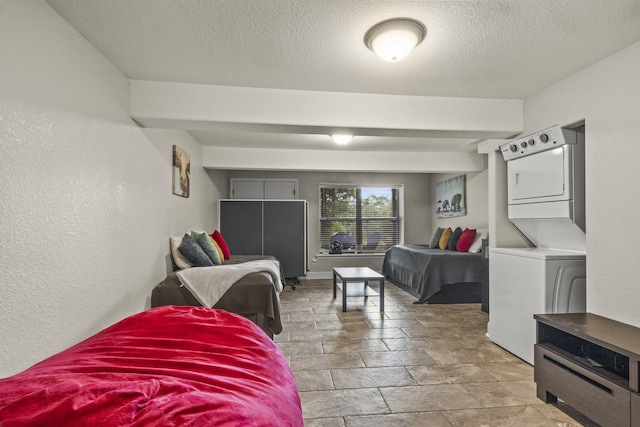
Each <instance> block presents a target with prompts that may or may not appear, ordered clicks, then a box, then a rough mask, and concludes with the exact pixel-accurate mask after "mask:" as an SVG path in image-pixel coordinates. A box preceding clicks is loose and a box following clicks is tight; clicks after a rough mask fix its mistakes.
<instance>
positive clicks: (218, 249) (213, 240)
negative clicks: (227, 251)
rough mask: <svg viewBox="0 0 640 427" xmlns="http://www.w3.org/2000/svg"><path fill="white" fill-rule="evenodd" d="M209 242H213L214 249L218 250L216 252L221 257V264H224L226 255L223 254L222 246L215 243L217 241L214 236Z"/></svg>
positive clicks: (211, 236)
mask: <svg viewBox="0 0 640 427" xmlns="http://www.w3.org/2000/svg"><path fill="white" fill-rule="evenodd" d="M209 240H211V243H212V244H213V247H214V248H216V251H217V252H218V255H219V256H220V262H222V263H224V254H223V253H222V248H220V245H219V244H218V242H216V241H215V239H214V238H213V235H210V236H209Z"/></svg>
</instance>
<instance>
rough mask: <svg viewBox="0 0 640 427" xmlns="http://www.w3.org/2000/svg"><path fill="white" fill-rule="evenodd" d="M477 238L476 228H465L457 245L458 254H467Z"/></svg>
mask: <svg viewBox="0 0 640 427" xmlns="http://www.w3.org/2000/svg"><path fill="white" fill-rule="evenodd" d="M475 238H476V229H475V228H465V229H464V231H463V232H462V234H461V235H460V238H459V239H458V243H456V250H457V251H458V252H467V251H468V250H469V248H470V247H471V244H472V243H473V241H474V239H475Z"/></svg>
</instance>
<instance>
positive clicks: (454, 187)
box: [436, 175, 467, 218]
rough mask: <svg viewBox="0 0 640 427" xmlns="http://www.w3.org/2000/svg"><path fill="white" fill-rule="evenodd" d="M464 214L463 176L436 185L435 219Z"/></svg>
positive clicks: (465, 212)
mask: <svg viewBox="0 0 640 427" xmlns="http://www.w3.org/2000/svg"><path fill="white" fill-rule="evenodd" d="M466 214H467V207H466V204H465V189H464V175H460V176H457V177H455V178H451V179H448V180H446V181H442V182H438V183H436V218H451V217H454V216H464V215H466Z"/></svg>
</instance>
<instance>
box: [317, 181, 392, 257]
mask: <svg viewBox="0 0 640 427" xmlns="http://www.w3.org/2000/svg"><path fill="white" fill-rule="evenodd" d="M323 188H334V189H353V190H356V191H357V190H363V189H367V188H386V189H391V190H396V194H397V199H398V200H397V210H398V215H397V216H396V217H393V216H390V217H362V212H361V211H362V199H361V198H360V199H359V201H356V216H355V217H323V216H322V207H323V197H322V194H323V193H322V190H323ZM357 194H358V193H357ZM360 194H361V193H360ZM318 218H319V219H318V242H319V244H318V247H319V255H330V256H332V257H339V256H353V255H383V254H384V253H385V252H386V250H387V249H386V248H384V249H377V248H376V250H368V249H364V248H363V246H364V241H363V240H364V239H363V237H364V236H363V230H362V225H363V223H365V222H368V221H378V220H380V221H389V220H391V221H393V220H395V221H397V233H398V242H397V244H403V243H404V184H357V183H333V182H321V183H320V184H319V186H318ZM331 220H335V221H345V222H346V221H350V222H355V223H356V225H355V229H356V237H355V242H356V248H355V249H349V250H343V252H342V253H341V254H330V252H329V249H328V248H326V247H323V245H322V223H323V221H331ZM358 234H359V236H358ZM358 242H360V245H358Z"/></svg>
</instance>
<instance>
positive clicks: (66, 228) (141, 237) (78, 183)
mask: <svg viewBox="0 0 640 427" xmlns="http://www.w3.org/2000/svg"><path fill="white" fill-rule="evenodd" d="M0 41H1V42H0V70H1V71H0V158H1V159H2V165H1V166H0V180H1V181H2V185H1V186H0V200H1V202H0V260H2V274H1V275H0V337H2V340H1V344H0V377H4V376H8V375H11V374H13V373H16V372H18V371H20V370H22V369H25V368H27V367H28V366H30V365H32V364H33V363H35V362H37V361H39V360H41V359H43V358H45V357H46V356H48V355H50V354H53V353H55V352H58V351H60V350H62V349H63V348H66V347H68V346H70V345H72V344H74V343H76V342H78V341H79V340H81V339H83V338H85V337H87V336H88V335H90V334H92V333H94V332H96V331H98V330H100V329H102V328H103V327H105V326H107V325H109V324H111V323H113V322H115V321H117V320H120V319H121V318H123V317H125V316H128V315H130V314H132V313H135V312H139V311H142V310H144V309H145V308H147V307H148V306H149V297H150V292H151V290H152V288H153V286H154V285H155V284H156V283H157V282H159V281H160V280H162V278H163V277H164V276H165V274H166V271H167V262H168V257H167V256H168V253H169V248H168V246H169V245H168V237H169V236H170V235H179V234H182V233H183V232H184V231H188V230H189V229H191V228H200V229H210V228H212V227H213V225H214V216H213V215H212V211H213V206H214V200H217V199H218V197H219V195H220V193H219V189H218V188H217V187H216V186H215V185H214V184H213V183H212V181H211V178H210V176H209V174H207V172H205V171H204V169H203V168H202V167H201V164H202V160H201V149H200V147H199V145H198V144H197V143H196V142H195V141H194V140H193V139H192V138H191V137H190V136H189V135H187V134H186V133H184V132H182V131H161V130H143V129H140V128H138V127H137V126H136V125H135V123H134V122H133V121H132V120H131V119H130V118H129V115H128V105H129V82H128V80H127V78H126V77H125V76H124V75H123V74H122V73H121V72H120V71H119V70H117V69H116V68H115V67H114V66H113V65H112V64H111V63H109V62H108V61H107V60H106V59H105V58H104V57H103V56H102V55H101V54H100V53H98V51H96V50H95V49H94V48H93V47H92V46H91V45H89V43H87V41H86V40H85V39H84V38H83V37H82V36H80V35H79V34H78V33H77V32H76V31H75V30H74V29H73V28H71V27H70V26H69V25H68V24H67V23H66V22H65V21H64V20H63V19H62V18H61V17H60V16H59V15H57V14H56V13H55V12H54V11H53V10H52V9H51V8H50V7H49V6H48V5H47V4H46V3H45V2H42V1H34V0H25V1H11V2H2V5H0ZM173 144H178V145H179V146H181V147H182V148H183V149H185V150H186V151H187V152H188V153H190V154H191V161H192V167H191V197H190V198H188V199H187V198H181V197H178V196H175V195H172V194H171V179H172V178H171V177H172V175H171V162H172V145H173Z"/></svg>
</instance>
